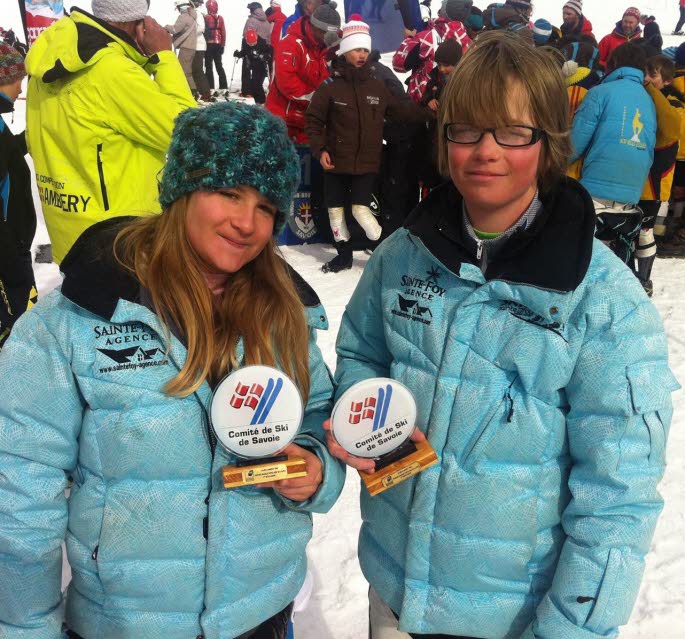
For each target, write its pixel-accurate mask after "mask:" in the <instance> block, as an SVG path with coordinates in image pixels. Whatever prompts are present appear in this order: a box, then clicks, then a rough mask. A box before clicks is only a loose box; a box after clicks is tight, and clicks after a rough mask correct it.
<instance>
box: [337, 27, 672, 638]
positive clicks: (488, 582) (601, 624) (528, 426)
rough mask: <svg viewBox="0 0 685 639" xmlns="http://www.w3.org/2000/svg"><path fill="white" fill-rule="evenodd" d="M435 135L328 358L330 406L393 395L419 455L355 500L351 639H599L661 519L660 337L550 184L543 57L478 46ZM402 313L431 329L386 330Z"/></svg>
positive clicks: (497, 36)
mask: <svg viewBox="0 0 685 639" xmlns="http://www.w3.org/2000/svg"><path fill="white" fill-rule="evenodd" d="M483 69H488V73H487V74H484V73H483V72H482V70H483ZM503 87H504V88H505V89H506V92H505V93H504V95H506V101H502V100H501V99H500V98H501V96H502V95H503ZM440 120H441V121H440V126H439V127H438V132H439V138H438V147H439V154H440V156H439V160H440V169H441V172H442V174H443V175H444V176H445V177H449V178H450V179H449V181H448V182H446V183H445V184H443V185H441V186H439V187H437V188H435V189H433V191H431V193H430V194H429V195H428V197H426V198H425V199H424V200H423V201H422V202H421V203H420V204H419V206H418V207H417V208H416V209H415V210H414V212H413V213H412V214H411V215H410V217H409V219H408V220H407V222H406V223H405V226H404V228H402V229H400V230H398V231H396V232H395V233H394V234H393V235H392V236H390V237H389V238H388V239H387V240H385V241H384V242H383V243H382V244H381V245H380V246H379V247H378V248H377V249H376V250H375V251H374V253H373V255H372V257H371V259H370V260H369V262H368V264H367V266H366V268H365V270H364V273H363V275H362V277H361V279H360V280H359V284H358V286H357V289H356V290H355V292H354V294H353V295H352V298H351V299H350V302H349V304H348V305H347V308H346V310H345V314H344V316H343V319H342V322H341V325H340V333H339V335H338V342H337V353H338V365H337V370H336V381H337V384H338V388H337V391H336V394H337V396H338V397H339V396H340V395H341V394H342V393H344V392H345V391H346V390H347V389H348V388H349V387H350V386H351V385H352V384H353V383H355V382H359V381H361V380H365V379H369V378H373V377H391V378H393V379H396V380H398V381H400V382H402V383H403V384H405V385H406V386H407V387H409V389H410V390H411V391H412V393H413V394H414V397H415V398H416V401H417V407H418V412H417V420H416V422H417V423H416V426H417V430H416V431H415V435H414V438H415V440H419V439H422V438H427V439H428V440H429V441H430V443H431V445H432V447H433V448H434V450H435V451H436V453H437V455H438V463H436V464H435V465H433V466H431V467H430V468H427V469H426V470H424V471H423V472H422V473H420V474H418V475H415V476H414V477H412V478H410V479H407V480H406V481H403V482H402V483H400V484H398V485H396V486H394V487H392V488H389V489H388V490H386V491H385V492H382V493H380V494H379V495H376V496H375V497H370V496H369V495H368V493H367V492H366V490H364V489H363V490H362V496H361V509H362V520H363V524H362V528H361V533H360V539H359V560H360V564H361V567H362V570H363V572H364V576H365V577H366V578H367V579H368V581H369V583H370V586H371V588H370V593H369V604H370V628H371V633H370V634H371V639H410V638H411V639H436V638H437V637H440V638H441V639H442V638H444V639H475V638H480V639H484V638H487V639H561V638H563V639H602V638H604V639H606V638H609V637H615V636H616V635H617V633H618V628H619V626H621V625H622V624H625V623H627V621H628V619H629V617H630V612H631V609H632V607H633V603H634V601H635V598H636V596H637V593H638V589H639V586H640V580H641V578H642V571H643V568H644V557H645V554H646V553H647V551H648V550H649V545H650V541H651V538H652V534H653V532H654V526H655V524H656V519H657V516H658V514H659V512H660V510H661V506H662V501H661V498H660V497H659V494H658V492H657V484H658V482H659V480H660V478H661V476H662V474H663V470H664V464H665V446H666V438H667V434H668V427H669V424H670V421H671V413H672V408H671V397H670V395H671V392H672V391H673V390H674V389H676V388H677V387H678V384H677V382H676V381H675V379H674V377H673V375H672V373H671V372H670V370H669V368H668V359H667V341H666V336H665V334H664V330H663V326H662V324H661V321H660V319H659V315H658V313H657V311H656V309H655V308H654V306H653V305H652V303H651V302H650V301H649V299H648V298H647V296H646V295H645V293H644V291H643V290H642V287H641V286H640V284H639V282H638V280H637V279H636V278H635V277H634V276H633V275H632V274H631V273H630V271H629V270H628V269H626V268H625V266H624V265H623V264H622V263H621V262H620V261H619V260H618V259H616V256H615V255H613V254H612V252H611V251H610V250H609V249H608V248H607V247H606V246H604V245H603V244H602V243H601V242H600V241H598V240H597V239H596V238H594V231H595V210H594V206H593V203H592V199H591V198H590V196H589V194H588V193H587V191H586V190H585V189H584V188H583V187H582V186H581V185H580V184H579V183H578V182H576V181H574V180H571V179H568V178H565V177H563V172H564V170H565V168H566V162H567V159H568V156H569V155H570V151H571V149H570V144H569V135H568V101H567V98H566V91H565V87H564V83H563V79H562V77H561V74H560V73H559V67H558V63H557V62H556V61H555V60H554V59H552V58H551V56H550V55H549V54H548V53H547V52H546V51H544V49H534V48H532V47H529V46H528V45H527V44H526V43H525V42H524V41H523V40H521V38H519V36H517V35H515V34H511V33H507V32H493V33H490V34H484V35H482V36H480V37H479V38H478V44H477V45H476V46H475V47H473V48H471V49H470V50H469V51H468V52H467V53H466V54H465V55H464V57H463V59H462V61H461V62H460V64H459V66H458V67H457V69H456V70H455V71H454V75H453V77H452V79H451V80H450V82H449V83H448V84H447V86H446V87H445V90H444V92H443V95H442V103H441V107H440ZM641 186H642V185H641V184H640V185H639V187H638V194H639V191H640V189H641ZM416 298H418V299H420V300H421V301H420V305H421V306H426V307H428V309H429V310H430V314H428V313H425V312H424V313H422V316H421V317H420V318H419V317H418V316H417V315H413V314H412V313H411V312H409V313H407V312H401V309H400V307H399V303H398V300H400V301H403V299H404V300H407V299H416ZM426 318H428V319H426ZM418 319H421V320H422V321H416V320H418ZM328 445H329V450H330V451H331V452H332V453H333V454H334V455H336V456H337V457H339V458H341V459H343V460H344V461H345V462H346V463H348V464H350V465H352V466H354V467H355V468H358V469H361V470H366V471H371V470H373V468H374V467H375V462H374V460H369V459H366V460H362V459H360V458H358V457H353V456H351V455H349V454H346V453H345V452H344V451H343V450H342V449H341V448H340V446H338V445H337V443H336V442H335V441H334V440H333V439H332V438H331V437H330V434H329V439H328Z"/></svg>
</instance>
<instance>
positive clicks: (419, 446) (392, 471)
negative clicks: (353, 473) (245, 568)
mask: <svg viewBox="0 0 685 639" xmlns="http://www.w3.org/2000/svg"><path fill="white" fill-rule="evenodd" d="M405 447H406V448H405ZM405 450H407V454H403V453H404V451H405ZM396 453H400V454H401V456H400V457H399V459H398V458H397V456H394V461H393V460H388V461H387V462H386V463H383V461H382V460H381V461H380V463H379V462H376V472H373V473H366V472H364V471H359V476H360V477H361V478H362V481H363V482H364V485H365V486H366V490H368V491H369V495H371V496H372V497H373V496H374V495H377V494H378V493H382V492H383V491H384V490H387V489H388V488H392V487H393V486H394V485H395V484H399V483H400V482H401V481H404V480H405V479H409V478H410V477H413V476H414V475H416V474H418V473H420V472H421V471H422V470H424V469H426V468H428V467H429V466H432V465H433V464H435V463H437V461H438V456H437V454H436V453H435V451H434V450H433V447H432V446H431V445H430V442H429V441H428V440H425V441H422V442H407V443H406V444H405V445H404V446H401V447H400V448H399V449H398V450H397V451H396Z"/></svg>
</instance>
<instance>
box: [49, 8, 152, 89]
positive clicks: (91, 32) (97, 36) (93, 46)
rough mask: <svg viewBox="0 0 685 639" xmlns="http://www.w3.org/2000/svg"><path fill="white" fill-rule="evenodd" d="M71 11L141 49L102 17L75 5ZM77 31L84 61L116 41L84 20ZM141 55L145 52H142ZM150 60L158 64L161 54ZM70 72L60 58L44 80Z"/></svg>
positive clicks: (80, 51)
mask: <svg viewBox="0 0 685 639" xmlns="http://www.w3.org/2000/svg"><path fill="white" fill-rule="evenodd" d="M71 12H72V13H74V12H79V13H82V14H83V15H85V16H88V17H89V18H90V19H91V20H93V22H97V23H98V24H99V25H100V26H101V27H102V28H103V29H106V30H107V31H109V33H111V34H113V35H115V36H116V37H117V38H119V39H120V40H123V41H124V42H126V43H128V44H130V45H131V46H132V47H133V48H135V49H136V50H137V51H140V47H139V46H138V43H137V42H136V41H135V40H134V39H133V38H132V37H131V36H130V35H129V34H128V33H126V32H125V31H122V30H121V29H117V28H116V27H114V26H112V25H111V24H110V23H109V22H105V21H104V20H100V18H96V17H95V16H93V15H91V14H90V13H88V12H87V11H84V10H83V9H78V8H76V7H74V8H73V9H72V10H71ZM76 33H77V35H78V37H77V40H76V50H77V52H78V56H79V58H80V59H81V60H82V61H83V62H88V61H89V60H90V59H91V58H92V57H93V56H94V55H95V54H96V53H97V52H98V51H100V49H104V48H105V47H106V46H107V45H108V44H109V43H110V42H115V40H114V38H112V37H111V36H110V35H108V34H107V33H103V32H102V31H100V30H99V29H96V28H95V27H93V26H91V25H89V24H84V23H82V22H78V23H77V24H76ZM141 55H144V54H143V53H142V52H141ZM149 62H150V63H152V64H158V63H159V56H158V55H157V54H156V53H155V54H154V55H153V56H151V57H150V58H149ZM70 73H71V72H70V71H69V70H68V69H66V68H65V67H64V64H63V63H62V61H61V60H60V59H59V58H58V59H57V60H55V65H54V66H53V67H52V68H51V69H48V70H47V71H46V72H45V73H44V74H43V78H42V79H43V82H46V83H50V82H54V81H55V80H59V79H61V78H64V77H66V76H68V75H69V74H70Z"/></svg>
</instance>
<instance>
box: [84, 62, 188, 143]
mask: <svg viewBox="0 0 685 639" xmlns="http://www.w3.org/2000/svg"><path fill="white" fill-rule="evenodd" d="M157 58H158V62H157V63H156V64H154V63H149V64H148V65H146V67H145V70H143V69H142V68H141V67H140V66H138V65H137V64H136V63H135V62H134V61H132V60H129V59H128V58H126V57H124V56H114V55H110V56H104V57H103V58H102V60H101V61H100V63H99V66H98V71H99V72H102V73H103V74H106V76H107V77H109V79H110V80H109V82H107V83H106V84H104V85H103V92H102V101H103V109H104V112H105V113H107V114H108V125H109V126H110V127H111V128H112V129H114V130H115V131H118V132H119V133H121V134H122V135H124V136H125V137H127V138H128V139H129V140H133V141H135V142H137V143H139V144H143V145H145V146H147V147H150V148H153V149H157V150H159V151H166V150H167V149H168V148H169V143H170V142H171V131H172V130H173V128H174V119H175V118H176V116H177V115H178V114H179V113H180V112H181V111H184V110H185V109H187V108H190V107H196V106H197V105H196V103H195V101H194V100H193V96H192V94H191V93H190V89H189V88H188V83H187V82H186V79H185V76H184V75H183V69H181V65H180V64H179V62H178V60H177V59H176V56H175V55H174V54H173V53H172V52H171V51H160V52H159V53H158V54H157ZM146 72H147V73H146ZM148 73H152V74H153V75H154V80H155V81H154V82H150V78H149V76H148ZM122 96H123V97H122Z"/></svg>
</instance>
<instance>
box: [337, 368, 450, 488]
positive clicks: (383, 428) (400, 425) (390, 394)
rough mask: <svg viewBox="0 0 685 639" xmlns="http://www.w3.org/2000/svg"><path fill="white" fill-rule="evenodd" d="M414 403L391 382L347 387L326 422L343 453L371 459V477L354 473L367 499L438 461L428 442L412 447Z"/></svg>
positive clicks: (369, 381)
mask: <svg viewBox="0 0 685 639" xmlns="http://www.w3.org/2000/svg"><path fill="white" fill-rule="evenodd" d="M415 424H416V401H415V400H414V396H413V395H412V393H411V391H410V390H409V389H408V388H407V387H406V386H404V384H400V383H399V382H397V381H395V380H394V379H387V378H384V377H378V378H373V379H367V380H364V381H363V382H359V383H358V384H355V385H354V386H351V387H350V388H349V389H348V390H347V391H346V392H345V393H344V394H343V396H342V397H341V398H340V399H339V400H338V401H337V402H336V404H335V408H334V409H333V415H332V416H331V431H332V433H333V437H335V440H336V441H337V442H338V444H340V446H342V448H344V449H345V450H346V451H347V452H348V453H350V454H352V455H355V456H357V457H366V458H369V459H374V460H375V462H376V470H375V472H373V473H367V472H363V471H359V475H360V477H361V478H362V481H363V482H364V485H365V486H366V489H367V490H368V491H369V494H370V495H371V496H373V495H377V494H378V493H380V492H383V491H384V490H387V489H388V488H390V487H391V486H394V485H395V484H399V483H400V482H401V481H404V480H405V479H408V478H409V477H412V476H414V475H416V474H417V473H420V472H421V471H422V470H424V469H426V468H428V467H429V466H432V465H433V464H435V463H436V462H437V461H438V457H437V455H436V454H435V451H434V450H433V447H432V446H431V445H430V443H429V442H428V440H425V441H421V442H413V441H411V439H410V437H411V434H412V433H413V432H414V428H415Z"/></svg>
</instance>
